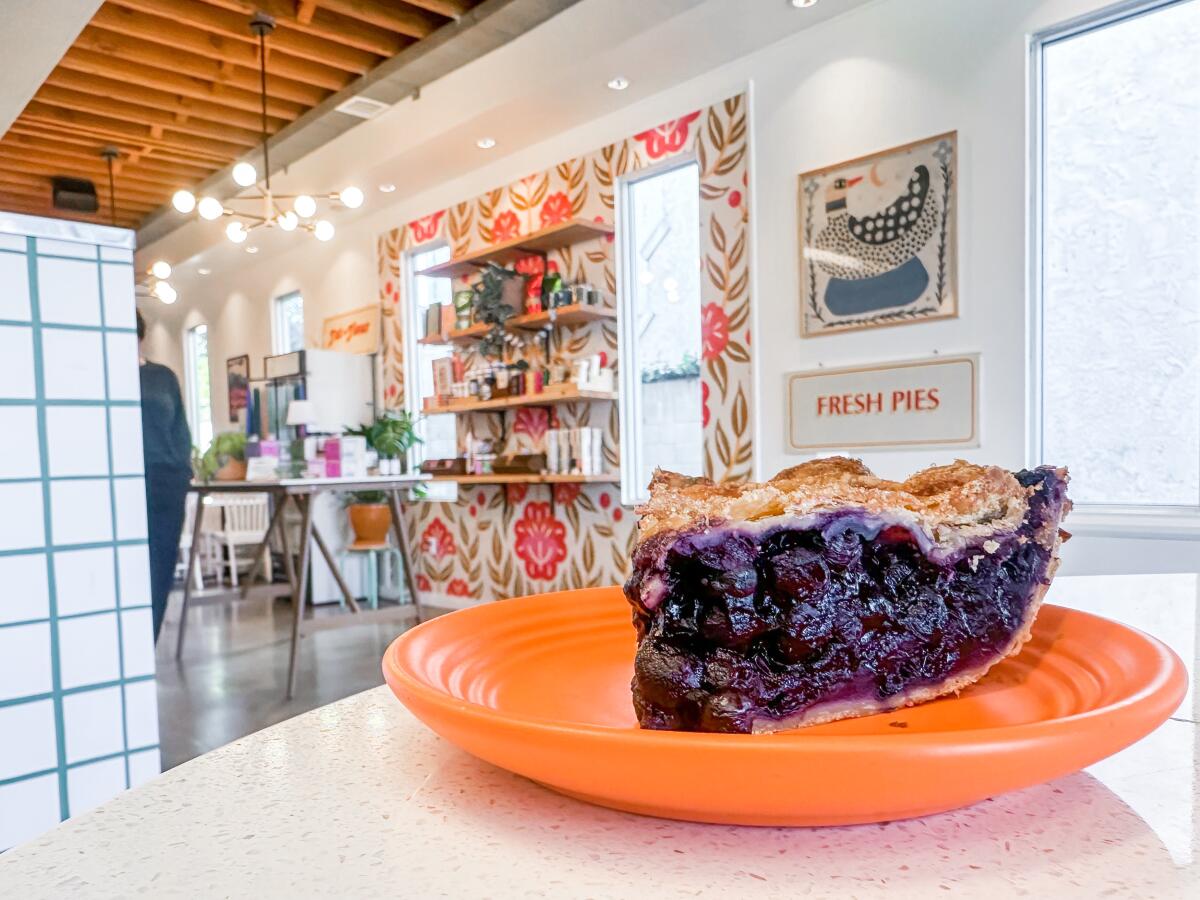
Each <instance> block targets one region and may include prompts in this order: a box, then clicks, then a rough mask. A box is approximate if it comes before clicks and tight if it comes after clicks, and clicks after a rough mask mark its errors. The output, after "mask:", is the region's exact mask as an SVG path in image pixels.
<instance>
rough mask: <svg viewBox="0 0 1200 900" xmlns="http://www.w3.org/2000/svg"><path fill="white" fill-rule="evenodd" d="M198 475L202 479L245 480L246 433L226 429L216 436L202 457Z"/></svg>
mask: <svg viewBox="0 0 1200 900" xmlns="http://www.w3.org/2000/svg"><path fill="white" fill-rule="evenodd" d="M196 475H197V476H198V477H199V478H200V479H201V480H202V481H245V480H246V435H245V434H243V433H242V432H240V431H225V432H222V433H221V434H218V435H217V436H216V437H214V438H213V439H212V443H211V444H209V445H208V449H207V450H205V451H204V455H203V456H201V457H200V461H199V465H198V466H197V471H196Z"/></svg>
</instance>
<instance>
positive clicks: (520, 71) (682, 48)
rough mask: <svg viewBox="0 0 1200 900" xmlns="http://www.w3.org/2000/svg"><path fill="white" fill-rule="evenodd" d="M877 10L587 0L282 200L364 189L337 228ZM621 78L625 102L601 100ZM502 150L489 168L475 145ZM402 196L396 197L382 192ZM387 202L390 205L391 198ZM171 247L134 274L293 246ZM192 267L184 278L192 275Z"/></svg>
mask: <svg viewBox="0 0 1200 900" xmlns="http://www.w3.org/2000/svg"><path fill="white" fill-rule="evenodd" d="M865 2H868V0H822V2H820V3H818V4H817V5H816V6H814V7H811V8H808V9H796V8H794V7H792V6H791V4H790V3H789V2H788V0H654V2H653V3H647V2H645V0H584V2H581V3H579V4H577V5H576V6H574V7H572V8H570V9H569V10H567V11H566V12H564V13H561V14H560V15H558V16H556V17H555V18H553V19H551V20H550V21H548V22H547V23H545V24H544V25H542V26H540V27H538V28H536V29H534V30H533V31H531V32H529V33H527V34H525V35H523V36H521V37H520V38H518V39H516V40H515V41H512V42H511V43H509V44H507V45H505V46H504V47H502V48H500V49H499V50H496V51H493V52H492V53H489V54H487V55H486V56H483V57H481V58H479V59H478V60H476V61H474V62H472V63H470V64H468V65H466V66H464V67H462V68H461V69H458V70H457V71H455V72H453V73H451V74H450V75H447V76H446V77H444V78H442V79H440V80H438V81H437V82H434V83H433V84H431V85H428V86H426V87H425V88H424V89H423V90H422V93H421V97H420V99H419V100H416V101H411V100H410V101H404V102H401V103H399V104H397V105H396V106H394V107H393V108H392V109H391V110H390V111H388V112H387V113H384V114H383V115H381V116H379V117H378V118H376V119H374V120H372V121H370V122H366V123H364V124H363V125H361V126H359V127H358V128H355V129H352V130H351V131H349V132H346V133H345V134H343V135H341V136H339V137H337V138H336V139H334V140H332V141H331V142H330V143H328V144H326V145H325V146H323V147H321V148H320V149H318V150H316V151H314V152H313V153H311V154H310V155H309V156H307V157H305V158H304V159H303V160H301V161H300V162H298V163H295V164H293V165H292V166H291V168H290V170H289V171H288V172H287V173H285V174H284V175H282V176H279V177H273V179H272V187H273V188H274V189H275V190H276V192H278V193H291V192H297V191H312V192H325V191H333V190H337V189H339V188H340V187H342V186H344V185H346V184H356V185H358V186H360V187H362V188H363V189H364V191H365V192H366V194H367V201H368V202H367V204H366V205H365V206H364V208H362V209H359V210H356V211H350V210H342V211H340V212H338V213H336V214H335V215H334V216H331V218H332V219H333V221H334V223H335V225H337V226H338V227H339V228H341V227H344V226H345V225H346V224H349V223H350V222H352V221H354V220H355V219H356V218H359V217H361V216H364V215H370V214H376V213H378V212H379V210H380V207H381V206H383V204H384V203H388V202H396V200H398V199H400V198H403V197H405V196H410V195H412V194H415V193H418V192H420V191H421V190H423V189H425V188H427V187H429V186H431V185H435V184H439V183H442V182H445V181H449V180H452V179H454V178H457V177H460V176H462V175H464V174H466V173H468V172H470V171H471V170H473V169H478V168H479V167H480V166H482V165H484V164H485V163H492V162H495V161H496V159H497V158H499V157H502V156H503V155H507V154H509V153H513V152H516V151H518V150H521V149H524V148H527V147H529V146H532V145H534V144H537V143H539V142H541V141H544V140H546V139H547V138H549V137H551V136H553V135H555V134H557V133H560V132H564V131H567V130H568V129H571V128H573V127H576V126H579V125H581V124H584V123H586V122H588V121H590V120H592V119H595V118H597V117H600V116H604V115H606V114H609V113H612V112H613V111H615V110H617V109H620V108H622V107H624V106H627V105H629V104H632V103H635V102H637V101H639V100H642V99H645V98H647V97H650V96H652V95H654V94H657V93H659V92H661V91H664V90H666V89H668V88H670V87H672V86H674V85H678V84H680V83H682V82H684V81H687V80H689V79H692V78H695V77H697V76H700V75H703V74H704V73H706V72H709V71H711V70H713V69H715V68H717V67H719V66H720V65H722V64H724V63H726V62H729V61H731V60H734V59H737V58H738V57H741V56H744V55H746V54H748V53H751V52H753V51H754V50H757V49H759V48H761V47H765V46H767V45H769V44H772V43H775V42H776V41H779V40H783V39H785V38H787V37H788V36H790V35H792V34H794V33H795V32H797V31H800V30H803V29H804V28H808V27H811V26H813V25H815V24H817V23H819V22H822V21H824V20H826V19H829V18H831V17H833V16H834V15H837V14H839V13H843V12H846V11H847V10H849V9H852V8H854V7H856V6H861V5H863V4H864V3H865ZM615 75H623V76H624V77H626V78H628V79H629V80H630V82H631V86H630V88H629V89H628V90H625V91H622V92H615V91H612V90H609V89H608V88H607V86H606V83H607V81H608V80H609V79H610V78H612V77H613V76H615ZM482 135H488V136H490V137H493V138H495V139H496V142H497V146H496V148H495V149H494V150H491V151H489V153H488V154H487V156H486V157H485V156H482V155H481V153H482V151H480V150H479V149H478V148H476V146H475V140H476V138H478V137H480V136H482ZM385 182H390V183H393V184H395V185H396V186H397V189H396V192H395V193H393V194H390V195H383V194H380V193H378V191H377V190H376V186H377V185H379V184H381V183H385ZM385 196H387V197H388V198H389V200H386V201H385V200H384V199H383V198H384V197H385ZM180 220H181V222H183V223H184V224H182V225H181V227H179V228H178V229H176V230H175V231H174V232H172V233H171V234H169V235H167V236H165V237H164V238H162V239H160V240H158V241H156V242H154V243H152V244H148V245H147V246H145V247H143V248H142V249H141V250H140V251H139V254H138V257H139V264H141V263H144V264H145V265H148V264H149V262H150V261H152V260H154V259H167V260H170V261H171V262H172V263H173V264H174V265H175V266H176V267H177V271H178V277H181V278H186V277H187V275H186V270H187V269H194V268H195V266H196V265H203V266H206V267H210V268H212V269H214V270H219V269H223V268H235V267H239V266H242V265H247V264H252V263H254V262H257V263H259V264H261V263H262V262H264V261H265V260H266V258H267V257H268V256H270V255H271V251H272V249H273V248H277V247H278V248H282V247H284V246H293V245H294V242H295V241H296V240H297V239H298V238H297V236H296V235H294V234H292V235H287V234H273V233H270V232H268V233H266V234H265V235H264V236H263V237H261V238H259V239H258V240H257V241H256V243H258V245H259V246H260V251H261V252H260V254H259V255H258V256H255V257H247V256H246V255H245V253H244V252H243V250H242V248H239V247H235V246H233V245H231V244H229V242H228V241H226V240H225V238H224V235H223V230H222V229H223V223H222V222H220V221H218V222H202V221H199V220H195V219H191V220H188V217H184V216H180ZM189 260H190V261H191V262H192V266H188V267H186V269H185V270H184V271H179V269H180V266H181V265H182V264H184V263H186V262H187V261H189Z"/></svg>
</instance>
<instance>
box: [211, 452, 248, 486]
mask: <svg viewBox="0 0 1200 900" xmlns="http://www.w3.org/2000/svg"><path fill="white" fill-rule="evenodd" d="M213 480H214V481H245V480H246V461H245V460H244V459H233V458H232V457H230V458H229V459H227V460H226V461H225V465H223V466H221V468H219V469H217V471H216V473H215V474H214V475H213Z"/></svg>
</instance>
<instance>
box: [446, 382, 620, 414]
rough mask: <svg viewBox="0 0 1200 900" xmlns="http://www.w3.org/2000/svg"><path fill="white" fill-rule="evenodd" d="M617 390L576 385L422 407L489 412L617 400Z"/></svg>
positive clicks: (455, 411)
mask: <svg viewBox="0 0 1200 900" xmlns="http://www.w3.org/2000/svg"><path fill="white" fill-rule="evenodd" d="M616 399H617V392H616V391H589V390H582V391H581V390H577V389H576V388H575V386H574V385H568V386H567V387H566V388H562V389H553V388H552V389H549V390H545V391H542V392H541V393H540V394H521V395H520V396H518V397H497V398H495V399H494V400H451V401H450V402H449V403H447V404H445V405H444V406H430V407H424V406H423V407H422V412H424V413H425V414H426V415H430V416H437V415H442V414H443V413H471V412H489V411H491V410H497V409H512V408H514V407H519V406H550V405H552V404H555V403H575V402H578V401H603V400H616Z"/></svg>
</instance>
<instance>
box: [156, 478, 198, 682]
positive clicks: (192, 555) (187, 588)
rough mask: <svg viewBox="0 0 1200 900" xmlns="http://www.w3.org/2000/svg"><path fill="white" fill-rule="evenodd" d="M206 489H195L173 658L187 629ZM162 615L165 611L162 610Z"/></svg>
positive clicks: (179, 649) (180, 655) (176, 656)
mask: <svg viewBox="0 0 1200 900" xmlns="http://www.w3.org/2000/svg"><path fill="white" fill-rule="evenodd" d="M207 496H208V492H207V491H196V515H195V516H193V517H192V546H191V549H190V550H188V561H187V571H185V572H184V573H183V604H182V606H181V608H180V610H179V634H178V635H177V636H176V638H175V658H176V659H180V658H181V657H182V656H183V634H184V632H185V631H186V630H187V614H188V601H190V600H191V599H192V575H193V573H194V572H195V570H196V566H197V565H199V563H198V561H197V559H196V557H197V556H198V555H199V552H200V525H201V523H202V522H203V520H204V498H205V497H207ZM163 615H164V616H165V615H166V613H165V611H164V613H163Z"/></svg>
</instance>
